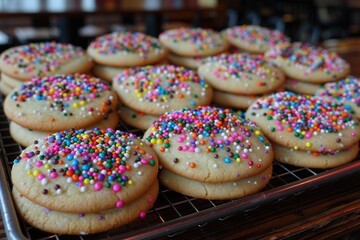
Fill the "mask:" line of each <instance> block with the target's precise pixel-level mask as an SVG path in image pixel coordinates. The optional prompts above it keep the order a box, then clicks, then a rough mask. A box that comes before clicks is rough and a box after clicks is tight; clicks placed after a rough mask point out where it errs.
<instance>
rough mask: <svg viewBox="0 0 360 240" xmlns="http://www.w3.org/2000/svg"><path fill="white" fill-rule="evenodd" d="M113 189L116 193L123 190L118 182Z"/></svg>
mask: <svg viewBox="0 0 360 240" xmlns="http://www.w3.org/2000/svg"><path fill="white" fill-rule="evenodd" d="M112 190H113V191H114V192H116V193H117V192H119V191H120V190H121V185H120V184H118V183H115V184H114V186H113V187H112Z"/></svg>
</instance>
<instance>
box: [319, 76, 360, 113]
mask: <svg viewBox="0 0 360 240" xmlns="http://www.w3.org/2000/svg"><path fill="white" fill-rule="evenodd" d="M315 95H316V96H319V97H322V98H323V97H324V98H327V99H329V100H335V101H338V102H341V103H343V104H345V105H346V106H349V107H351V108H352V110H353V111H354V112H355V116H356V117H357V118H359V119H360V79H359V78H357V77H353V76H348V77H346V78H345V79H342V80H340V81H337V82H332V83H326V84H325V85H324V86H323V88H322V89H319V90H318V91H317V92H316V94H315Z"/></svg>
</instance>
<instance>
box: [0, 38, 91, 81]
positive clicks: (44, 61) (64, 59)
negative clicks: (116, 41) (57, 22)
mask: <svg viewBox="0 0 360 240" xmlns="http://www.w3.org/2000/svg"><path fill="white" fill-rule="evenodd" d="M92 66H93V62H92V60H91V58H90V57H89V56H87V54H86V52H85V51H84V50H83V49H82V48H80V47H76V46H74V45H71V44H65V43H57V42H41V43H30V44H27V45H21V46H16V47H12V48H9V49H7V50H5V51H4V52H2V53H1V55H0V71H1V72H2V73H3V74H4V75H8V76H9V77H12V78H15V79H17V80H22V81H26V80H28V79H29V78H30V77H33V76H49V75H53V74H60V73H64V74H71V73H87V72H89V70H90V69H91V67H92Z"/></svg>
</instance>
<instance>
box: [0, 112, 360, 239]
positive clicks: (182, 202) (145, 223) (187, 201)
mask: <svg viewBox="0 0 360 240" xmlns="http://www.w3.org/2000/svg"><path fill="white" fill-rule="evenodd" d="M119 129H121V130H125V131H129V132H132V133H135V134H137V135H141V134H142V131H140V130H137V129H132V128H129V127H128V126H126V125H123V124H120V125H119ZM0 150H1V155H0V157H1V164H0V203H1V209H2V216H3V222H4V227H5V230H6V232H7V235H8V237H9V238H17V239H44V240H45V239H56V240H60V239H61V240H62V239H81V240H85V239H119V238H121V239H130V238H161V237H162V238H164V237H165V238H169V237H170V238H171V237H174V236H177V235H181V233H182V232H184V231H186V230H187V229H189V228H191V227H194V226H198V227H199V228H201V227H202V226H203V225H205V224H206V223H207V222H209V221H213V220H215V221H223V220H225V219H227V218H231V216H232V215H234V214H237V213H239V212H251V211H253V210H254V209H256V208H257V207H259V206H261V205H263V204H268V203H271V202H274V201H281V200H282V199H284V198H286V197H289V196H294V195H298V194H301V192H303V191H306V190H308V189H311V188H314V187H317V186H319V185H321V184H326V183H329V182H330V181H331V180H332V179H336V178H339V177H342V176H346V175H348V174H350V173H354V172H356V171H360V161H359V160H356V161H353V162H352V163H350V164H347V165H344V166H341V167H338V168H335V169H331V170H319V169H309V168H299V167H294V166H290V165H286V164H282V163H278V162H276V161H275V162H274V165H273V166H274V167H273V175H272V177H271V180H270V182H269V183H268V185H267V186H266V187H265V188H264V189H263V190H262V191H261V192H259V193H255V194H253V195H250V196H247V197H244V198H241V199H236V200H229V201H228V200H227V201H218V200H217V201H211V200H204V199H198V198H193V197H189V196H186V195H183V194H180V193H177V192H174V191H171V190H169V189H167V188H166V187H164V186H160V191H159V195H158V198H157V200H156V202H155V204H154V206H153V207H152V209H150V210H149V211H148V212H147V215H146V218H145V219H139V220H137V221H135V222H133V223H130V224H128V225H126V226H123V227H121V228H118V229H115V230H112V231H108V232H104V233H99V234H93V235H78V236H73V235H72V236H69V235H58V234H51V233H47V232H43V231H40V230H38V229H36V228H34V227H31V226H29V225H27V224H26V223H25V222H24V221H22V219H21V218H19V217H18V216H17V214H16V212H15V210H14V205H13V202H12V198H11V194H10V189H11V187H12V184H11V181H10V171H11V167H12V161H13V160H14V159H15V158H16V156H18V155H19V154H20V153H21V151H22V147H21V146H20V145H19V144H17V143H16V142H15V141H14V140H13V139H12V138H11V136H10V133H9V121H8V119H7V118H6V116H5V114H4V112H3V109H2V108H0ZM358 159H359V157H358Z"/></svg>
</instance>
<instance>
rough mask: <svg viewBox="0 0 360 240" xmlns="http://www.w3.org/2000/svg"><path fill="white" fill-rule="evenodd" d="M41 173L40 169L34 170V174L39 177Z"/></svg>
mask: <svg viewBox="0 0 360 240" xmlns="http://www.w3.org/2000/svg"><path fill="white" fill-rule="evenodd" d="M39 174H40V170H38V169H36V170H34V171H33V176H34V177H37V176H38V175H39Z"/></svg>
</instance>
